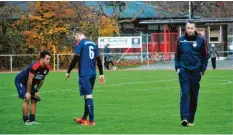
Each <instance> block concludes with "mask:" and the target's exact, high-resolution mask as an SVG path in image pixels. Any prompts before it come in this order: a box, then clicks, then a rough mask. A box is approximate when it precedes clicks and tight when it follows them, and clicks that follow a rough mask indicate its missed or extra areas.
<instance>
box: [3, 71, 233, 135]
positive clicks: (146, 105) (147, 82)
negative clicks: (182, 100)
mask: <svg viewBox="0 0 233 135" xmlns="http://www.w3.org/2000/svg"><path fill="white" fill-rule="evenodd" d="M15 75H16V74H14V73H12V74H9V73H1V74H0V114H1V115H0V134H14V133H18V134H51V133H53V134H84V133H89V134H139V133H140V134H184V133H185V134H232V133H233V128H232V127H233V124H232V121H233V113H232V110H233V109H232V105H233V104H232V101H233V83H232V82H233V71H232V70H215V71H212V70H209V71H207V72H206V74H205V75H204V76H203V77H202V81H201V89H200V95H199V102H198V110H197V114H196V119H195V126H194V127H185V128H184V127H181V125H180V115H179V94H180V93H179V89H180V88H179V83H178V75H177V74H176V73H175V71H167V70H166V71H165V70H148V71H110V72H105V79H106V83H105V84H104V85H99V84H98V76H97V81H96V85H95V89H94V104H95V120H96V126H94V127H84V126H81V125H78V124H76V123H74V121H73V118H75V117H80V116H81V115H82V113H83V108H84V107H83V98H82V97H80V96H79V90H78V84H77V73H75V72H72V74H71V78H70V80H69V81H65V79H64V78H65V73H63V72H51V73H49V75H48V76H47V78H46V80H45V83H44V85H43V86H42V88H41V90H40V97H41V99H42V100H41V102H39V103H38V106H37V108H38V109H37V114H36V118H37V121H38V122H40V123H42V124H41V125H32V126H26V125H24V124H23V123H22V115H21V104H22V101H21V100H20V99H19V98H18V97H17V91H16V88H15V86H14V77H15Z"/></svg>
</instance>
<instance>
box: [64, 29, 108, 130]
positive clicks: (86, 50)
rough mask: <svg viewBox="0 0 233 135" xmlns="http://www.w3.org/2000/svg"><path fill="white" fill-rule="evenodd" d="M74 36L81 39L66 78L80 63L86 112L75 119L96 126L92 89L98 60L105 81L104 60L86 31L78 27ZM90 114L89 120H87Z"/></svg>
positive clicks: (81, 87) (80, 85) (101, 77)
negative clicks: (87, 36)
mask: <svg viewBox="0 0 233 135" xmlns="http://www.w3.org/2000/svg"><path fill="white" fill-rule="evenodd" d="M74 37H75V39H76V40H77V41H80V42H79V43H78V44H77V45H76V46H75V51H74V58H73V60H72V62H71V64H70V67H69V69H68V71H67V73H66V80H68V78H69V76H70V72H71V71H72V69H73V68H74V67H75V65H76V63H78V76H79V90H80V96H84V102H85V104H84V114H83V116H82V117H80V118H75V119H74V121H75V122H77V123H79V124H81V125H90V126H94V125H95V121H94V103H93V98H92V91H93V88H94V84H95V79H96V61H97V65H98V68H99V74H100V83H101V84H102V83H104V76H103V68H102V62H101V59H100V55H99V49H98V46H97V45H96V44H95V43H94V42H93V41H91V40H89V39H87V38H86V37H85V35H84V32H83V31H82V30H81V29H80V28H78V29H76V30H75V31H74ZM87 116H89V121H87V120H86V119H87Z"/></svg>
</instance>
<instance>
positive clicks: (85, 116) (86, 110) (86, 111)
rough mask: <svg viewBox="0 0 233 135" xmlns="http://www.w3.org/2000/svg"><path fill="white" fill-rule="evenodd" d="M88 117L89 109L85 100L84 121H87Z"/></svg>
mask: <svg viewBox="0 0 233 135" xmlns="http://www.w3.org/2000/svg"><path fill="white" fill-rule="evenodd" d="M87 116H88V108H87V101H86V100H85V104H84V113H83V117H82V119H84V120H86V119H87Z"/></svg>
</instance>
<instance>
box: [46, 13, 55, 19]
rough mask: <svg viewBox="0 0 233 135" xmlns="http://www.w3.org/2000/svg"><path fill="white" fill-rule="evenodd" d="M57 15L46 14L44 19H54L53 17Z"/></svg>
mask: <svg viewBox="0 0 233 135" xmlns="http://www.w3.org/2000/svg"><path fill="white" fill-rule="evenodd" d="M55 16H56V14H55V13H44V15H43V17H44V18H45V19H49V18H52V17H55Z"/></svg>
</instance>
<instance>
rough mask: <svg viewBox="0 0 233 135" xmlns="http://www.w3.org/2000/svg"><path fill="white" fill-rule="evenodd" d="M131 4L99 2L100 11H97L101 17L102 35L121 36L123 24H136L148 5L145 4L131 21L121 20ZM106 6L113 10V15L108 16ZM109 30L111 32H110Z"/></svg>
mask: <svg viewBox="0 0 233 135" xmlns="http://www.w3.org/2000/svg"><path fill="white" fill-rule="evenodd" d="M129 3H130V2H126V1H124V2H123V1H110V2H98V5H99V10H98V11H97V12H98V14H100V15H101V16H102V17H101V24H100V30H99V32H100V33H99V34H100V35H103V36H105V35H108V36H112V35H120V26H121V24H122V23H130V22H134V21H135V20H136V19H137V17H138V16H139V15H140V14H141V13H142V12H143V11H144V9H145V7H146V5H147V4H146V3H144V4H143V6H142V8H141V9H139V11H138V12H137V14H135V15H134V17H133V18H129V19H120V17H121V16H122V14H123V12H124V11H125V9H127V8H128V5H129ZM104 6H108V7H111V8H112V13H113V14H112V15H107V14H106V12H105V11H104ZM108 30H109V31H108Z"/></svg>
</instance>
